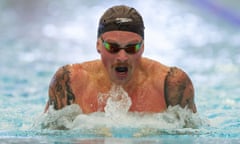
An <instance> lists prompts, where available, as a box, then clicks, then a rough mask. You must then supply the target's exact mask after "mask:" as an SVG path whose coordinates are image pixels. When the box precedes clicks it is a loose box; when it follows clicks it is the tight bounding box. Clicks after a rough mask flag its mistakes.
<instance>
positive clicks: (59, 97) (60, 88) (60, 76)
mask: <svg viewBox="0 0 240 144" xmlns="http://www.w3.org/2000/svg"><path fill="white" fill-rule="evenodd" d="M70 68H71V66H69V65H67V66H64V67H61V68H60V69H59V70H58V71H57V72H56V73H55V75H54V76H53V78H52V81H51V83H50V86H49V91H48V94H49V100H48V102H47V104H46V107H45V112H46V111H47V110H48V107H49V105H53V107H54V109H56V110H58V109H61V108H63V107H64V106H66V105H70V104H72V103H73V102H74V101H75V96H74V94H73V92H72V89H71V86H70V76H71V69H70Z"/></svg>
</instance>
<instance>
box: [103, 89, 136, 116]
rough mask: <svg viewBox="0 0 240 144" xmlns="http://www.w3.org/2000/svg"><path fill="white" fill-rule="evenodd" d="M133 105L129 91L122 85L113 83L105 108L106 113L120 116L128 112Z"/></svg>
mask: <svg viewBox="0 0 240 144" xmlns="http://www.w3.org/2000/svg"><path fill="white" fill-rule="evenodd" d="M131 105H132V101H131V99H130V97H129V96H128V94H127V92H126V91H125V90H124V89H123V88H122V87H121V86H117V85H113V86H112V88H111V90H110V91H109V97H108V99H107V103H106V106H105V108H104V110H105V115H106V116H107V117H114V118H120V117H121V115H126V114H127V112H128V110H129V108H130V106H131Z"/></svg>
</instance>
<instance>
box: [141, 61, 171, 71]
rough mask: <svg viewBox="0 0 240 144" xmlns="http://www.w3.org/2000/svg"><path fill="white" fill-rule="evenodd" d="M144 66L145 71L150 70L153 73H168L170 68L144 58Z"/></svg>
mask: <svg viewBox="0 0 240 144" xmlns="http://www.w3.org/2000/svg"><path fill="white" fill-rule="evenodd" d="M142 64H143V68H144V69H148V70H150V72H151V73H160V72H161V73H167V72H168V71H169V67H168V66H166V65H164V64H162V63H160V62H158V61H155V60H152V59H148V58H142Z"/></svg>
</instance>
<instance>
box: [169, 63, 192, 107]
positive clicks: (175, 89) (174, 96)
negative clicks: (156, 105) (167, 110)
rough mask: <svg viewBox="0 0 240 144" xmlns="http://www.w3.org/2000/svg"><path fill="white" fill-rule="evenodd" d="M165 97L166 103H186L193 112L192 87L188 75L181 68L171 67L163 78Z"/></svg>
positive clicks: (183, 105)
mask: <svg viewBox="0 0 240 144" xmlns="http://www.w3.org/2000/svg"><path fill="white" fill-rule="evenodd" d="M165 97H166V102H167V105H172V106H174V105H177V104H179V105H180V106H182V107H185V106H186V105H188V107H189V108H190V109H192V110H193V111H194V112H195V111H196V107H195V104H194V88H193V84H192V82H191V79H190V78H189V76H188V75H187V74H186V72H184V71H183V70H182V69H179V68H177V67H171V68H170V70H169V72H168V74H167V76H166V79H165Z"/></svg>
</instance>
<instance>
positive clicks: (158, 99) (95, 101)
mask: <svg viewBox="0 0 240 144" xmlns="http://www.w3.org/2000/svg"><path fill="white" fill-rule="evenodd" d="M109 93H110V90H106V89H103V88H101V87H93V86H89V87H86V88H85V89H84V91H82V92H79V93H77V99H76V103H78V104H79V105H80V107H81V108H82V110H83V112H84V113H92V112H97V111H104V107H105V106H106V103H107V99H108V98H109V96H110V94H109ZM126 93H127V94H128V96H129V97H130V99H131V102H132V104H131V106H130V108H129V111H132V112H162V111H164V110H165V109H166V103H165V98H164V93H163V90H161V88H159V89H156V88H154V87H153V86H148V87H146V86H141V87H137V88H135V89H131V90H126Z"/></svg>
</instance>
